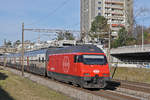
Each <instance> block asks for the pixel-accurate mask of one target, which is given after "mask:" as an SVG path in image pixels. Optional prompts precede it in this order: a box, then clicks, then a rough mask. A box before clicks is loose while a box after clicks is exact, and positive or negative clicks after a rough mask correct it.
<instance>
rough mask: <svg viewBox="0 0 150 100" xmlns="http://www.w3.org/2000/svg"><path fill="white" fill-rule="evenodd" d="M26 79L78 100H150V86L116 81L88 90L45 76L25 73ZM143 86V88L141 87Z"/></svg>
mask: <svg viewBox="0 0 150 100" xmlns="http://www.w3.org/2000/svg"><path fill="white" fill-rule="evenodd" d="M7 70H10V71H12V72H13V73H15V74H17V73H20V71H18V70H16V69H12V68H7ZM20 75H21V73H20ZM25 77H27V78H29V79H30V80H32V81H35V82H37V83H40V84H42V85H45V86H47V87H49V88H53V89H54V90H56V91H59V92H62V93H64V94H66V95H69V96H71V97H73V98H75V99H76V100H150V92H149V91H150V88H149V84H143V83H132V82H126V81H120V80H115V81H112V82H110V83H109V85H108V87H107V88H105V89H90V90H88V89H83V88H79V87H76V86H73V85H69V84H66V83H62V82H58V81H55V80H51V79H49V78H45V77H43V76H39V75H35V74H34V75H33V74H31V73H25ZM49 82H54V83H53V84H55V87H53V86H49V85H48V84H46V83H49ZM56 83H57V84H58V86H57V84H56ZM141 84H142V85H143V86H141ZM60 85H61V86H60ZM138 87H139V88H138ZM144 94H145V95H144Z"/></svg>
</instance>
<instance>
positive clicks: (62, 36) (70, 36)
mask: <svg viewBox="0 0 150 100" xmlns="http://www.w3.org/2000/svg"><path fill="white" fill-rule="evenodd" d="M57 39H58V40H64V39H65V40H74V39H75V37H74V36H73V34H71V33H69V32H66V33H60V34H58V36H57Z"/></svg>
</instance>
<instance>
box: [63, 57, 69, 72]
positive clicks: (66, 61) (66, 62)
mask: <svg viewBox="0 0 150 100" xmlns="http://www.w3.org/2000/svg"><path fill="white" fill-rule="evenodd" d="M69 67H70V62H69V57H68V56H65V57H64V59H63V70H64V72H65V73H68V71H69Z"/></svg>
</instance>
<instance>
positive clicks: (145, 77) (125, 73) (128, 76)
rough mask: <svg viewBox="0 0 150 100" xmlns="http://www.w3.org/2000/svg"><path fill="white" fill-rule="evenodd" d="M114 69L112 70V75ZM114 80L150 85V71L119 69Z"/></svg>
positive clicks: (143, 69)
mask: <svg viewBox="0 0 150 100" xmlns="http://www.w3.org/2000/svg"><path fill="white" fill-rule="evenodd" d="M113 71H114V68H111V74H112V73H113ZM114 79H120V80H128V81H134V82H142V83H149V84H150V69H145V68H125V67H123V68H122V67H118V68H117V70H116V72H115V75H114Z"/></svg>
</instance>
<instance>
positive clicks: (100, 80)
mask: <svg viewBox="0 0 150 100" xmlns="http://www.w3.org/2000/svg"><path fill="white" fill-rule="evenodd" d="M47 75H48V76H49V77H51V78H54V79H56V80H60V81H64V82H68V83H69V82H71V83H72V84H75V85H80V86H81V87H84V88H104V87H105V86H106V85H107V83H106V81H108V80H109V79H110V72H109V66H108V63H107V59H106V56H105V54H104V53H103V52H102V50H101V49H99V48H97V47H96V46H93V45H85V46H74V47H68V48H62V49H58V50H55V51H51V50H50V52H49V62H48V66H47Z"/></svg>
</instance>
